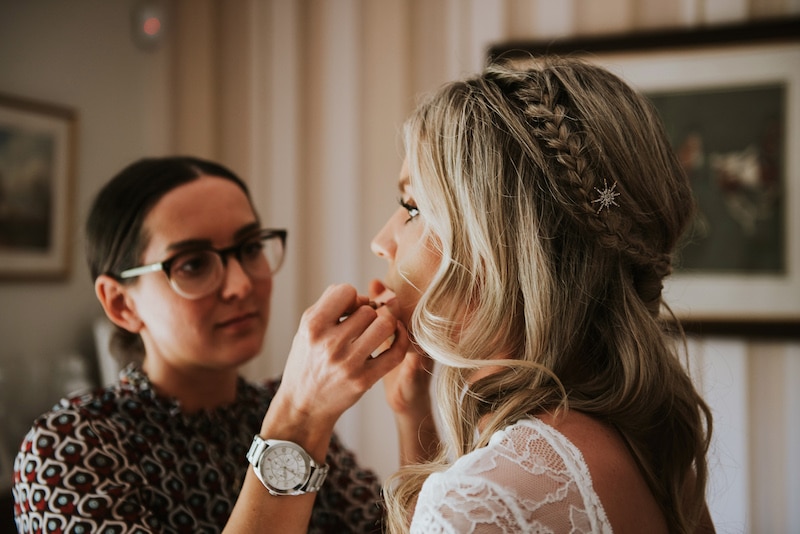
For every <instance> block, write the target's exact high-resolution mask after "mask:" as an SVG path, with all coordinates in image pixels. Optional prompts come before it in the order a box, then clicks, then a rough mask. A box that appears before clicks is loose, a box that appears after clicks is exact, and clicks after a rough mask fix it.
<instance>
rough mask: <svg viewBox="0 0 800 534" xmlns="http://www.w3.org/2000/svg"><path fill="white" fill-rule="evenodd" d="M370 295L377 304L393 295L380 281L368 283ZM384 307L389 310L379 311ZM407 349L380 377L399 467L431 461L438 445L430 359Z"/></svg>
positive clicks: (412, 349) (409, 347) (404, 333)
mask: <svg viewBox="0 0 800 534" xmlns="http://www.w3.org/2000/svg"><path fill="white" fill-rule="evenodd" d="M369 295H370V297H371V298H372V299H373V300H375V301H377V302H379V303H380V302H385V301H389V300H390V299H391V298H393V296H394V295H393V294H392V293H391V291H389V290H388V289H387V288H386V286H384V285H383V283H382V282H380V281H379V280H373V281H371V282H370V286H369ZM387 307H388V308H391V306H384V307H382V308H380V309H381V310H383V309H385V308H387ZM398 335H399V334H398ZM403 335H407V333H406V332H405V331H404V332H403ZM407 346H408V349H407V351H406V354H405V358H403V361H402V363H400V365H398V366H396V367H395V368H394V369H392V370H391V371H389V372H388V373H387V374H386V376H384V377H383V387H384V393H385V395H386V402H387V404H388V405H389V407H390V408H391V409H392V411H393V412H394V414H395V420H396V423H397V429H398V433H399V439H400V462H401V464H402V465H406V464H409V463H418V462H422V461H426V460H430V459H432V457H433V455H434V454H435V451H436V447H437V445H438V434H437V432H436V426H435V422H434V418H433V408H432V400H431V391H430V384H431V377H432V376H433V360H432V359H430V358H429V357H427V356H426V355H424V354H420V353H419V352H418V351H417V350H416V348H415V347H414V346H413V344H411V343H408V345H407Z"/></svg>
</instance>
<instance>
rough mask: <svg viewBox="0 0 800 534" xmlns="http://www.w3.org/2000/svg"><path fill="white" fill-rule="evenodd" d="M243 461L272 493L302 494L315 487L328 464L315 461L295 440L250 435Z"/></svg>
mask: <svg viewBox="0 0 800 534" xmlns="http://www.w3.org/2000/svg"><path fill="white" fill-rule="evenodd" d="M247 461H248V462H250V463H251V464H253V470H254V471H255V472H256V476H257V477H258V479H259V480H260V481H261V483H262V484H264V487H265V488H267V491H269V492H270V493H271V494H273V495H302V494H304V493H309V492H312V491H319V488H321V487H322V483H323V482H325V477H326V476H327V475H328V466H327V465H319V464H318V463H317V462H315V461H314V459H313V458H311V456H309V454H308V453H307V452H306V451H305V449H303V447H301V446H300V445H298V444H297V443H293V442H291V441H282V440H278V439H267V440H264V439H261V436H259V435H256V436H255V437H253V443H252V444H251V445H250V450H249V451H247Z"/></svg>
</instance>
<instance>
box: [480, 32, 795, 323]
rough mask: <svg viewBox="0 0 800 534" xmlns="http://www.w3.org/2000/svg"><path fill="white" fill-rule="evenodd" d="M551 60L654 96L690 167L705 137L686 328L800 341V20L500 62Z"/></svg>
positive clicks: (516, 55) (578, 42) (684, 260)
mask: <svg viewBox="0 0 800 534" xmlns="http://www.w3.org/2000/svg"><path fill="white" fill-rule="evenodd" d="M546 54H555V55H569V56H578V57H582V58H585V59H586V60H587V61H590V62H593V63H598V64H600V65H602V66H604V67H606V68H608V69H609V70H611V71H612V72H614V73H616V74H618V75H619V76H620V77H622V78H623V79H625V80H626V81H627V82H628V83H630V84H631V85H632V86H633V87H635V88H636V89H638V90H640V91H641V92H642V93H644V94H645V95H647V96H648V97H649V98H650V99H651V101H653V103H654V104H655V105H656V108H657V109H658V111H659V113H660V114H661V116H662V119H663V120H664V123H665V127H666V130H667V132H668V134H669V135H670V137H671V141H672V142H673V145H674V146H675V148H676V151H679V154H681V155H682V157H683V156H685V155H686V153H687V152H686V151H685V150H684V149H685V148H686V147H687V146H690V145H689V144H687V139H689V138H690V135H689V134H691V135H692V136H694V134H695V133H696V132H698V131H699V132H702V135H699V134H698V135H697V136H694V137H692V139H695V140H697V139H699V140H700V141H699V144H696V145H692V146H701V147H703V148H702V149H701V150H699V151H696V156H695V157H694V159H691V158H688V159H686V161H695V162H698V164H697V165H696V166H694V167H693V166H691V165H689V164H688V163H687V172H688V173H689V175H690V179H692V184H693V188H694V190H695V197H696V198H697V200H698V214H699V215H698V220H697V221H696V222H695V231H694V232H693V235H694V236H695V237H694V238H693V240H694V241H696V242H694V243H690V245H687V246H686V247H684V248H683V249H682V250H681V253H680V254H679V255H678V257H677V258H676V269H675V271H674V272H673V274H672V275H671V276H670V277H669V278H668V279H667V280H666V281H665V288H664V292H665V293H664V295H665V300H666V301H667V303H668V304H669V305H670V307H671V308H672V310H673V312H674V313H675V315H676V317H677V318H678V320H679V321H680V323H681V325H682V326H683V327H684V329H685V330H687V331H688V332H690V333H692V332H695V333H700V334H704V335H736V336H742V337H763V338H794V339H797V338H800V150H797V149H796V148H795V149H791V147H800V18H784V19H774V20H763V21H759V22H754V23H748V24H742V25H729V26H718V27H713V28H704V29H688V30H677V29H672V30H670V29H667V30H659V31H650V32H645V33H634V34H626V35H608V36H601V37H592V38H577V39H566V40H558V39H554V40H548V41H534V42H525V41H516V42H507V43H500V44H497V45H495V46H492V47H491V48H490V50H489V54H488V60H489V61H490V62H492V61H499V60H504V59H524V58H526V57H530V56H531V55H533V56H542V55H546ZM728 121H729V122H728ZM767 123H769V128H766V125H767ZM767 130H769V131H770V132H771V133H772V134H773V135H772V136H771V137H770V138H769V139H770V140H769V142H768V143H767V142H765V141H764V139H765V137H764V135H765V134H764V132H766V131H767ZM748 136H749V137H748ZM767 146H769V147H770V148H769V150H768V151H767V150H766V147H767ZM767 153H768V154H769V155H770V157H771V159H767V158H766V156H765V154H767ZM682 161H684V160H683V159H682ZM768 164H769V172H767V165H768ZM744 169H747V170H746V171H745V170H744ZM693 171H696V175H693ZM766 184H769V185H766ZM767 190H769V192H768V193H767ZM701 227H702V228H704V229H705V232H706V234H707V235H703V236H701V237H697V234H698V232H697V228H701ZM743 236H744V237H743ZM703 239H706V241H703ZM762 243H767V244H766V245H763V244H762ZM692 246H694V247H695V248H694V249H692V248H691V247H692ZM758 247H761V248H758ZM765 251H766V253H765Z"/></svg>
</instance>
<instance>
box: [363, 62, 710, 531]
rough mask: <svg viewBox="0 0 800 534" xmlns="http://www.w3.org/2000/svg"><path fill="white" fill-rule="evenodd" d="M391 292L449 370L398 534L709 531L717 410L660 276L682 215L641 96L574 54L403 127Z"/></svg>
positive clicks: (451, 95) (422, 112)
mask: <svg viewBox="0 0 800 534" xmlns="http://www.w3.org/2000/svg"><path fill="white" fill-rule="evenodd" d="M405 144H406V153H407V154H406V155H407V158H406V163H405V164H404V167H403V170H402V171H401V174H400V181H399V187H400V196H401V198H400V203H401V207H400V208H399V209H398V210H397V211H396V212H395V213H394V214H393V215H392V216H391V218H390V219H389V220H388V222H387V223H386V225H385V227H384V228H383V229H382V230H381V231H380V232H379V233H378V235H377V236H376V237H375V238H374V240H373V243H372V249H373V251H374V252H375V253H376V254H377V255H378V256H380V257H382V258H385V259H386V260H387V261H388V263H389V270H388V274H387V277H386V279H385V281H384V284H385V287H386V288H387V291H386V294H387V295H391V298H387V297H386V295H384V296H383V297H382V300H384V301H387V305H388V306H389V307H390V309H391V310H392V312H393V314H394V315H396V316H397V317H399V318H400V319H401V321H403V322H404V323H405V324H406V325H407V326H408V330H409V332H410V335H411V336H412V338H413V339H414V342H415V343H416V346H417V348H418V350H419V351H420V352H421V353H422V354H424V355H426V356H428V357H430V358H431V359H432V360H434V361H436V362H437V364H439V365H440V366H441V370H440V373H438V375H439V378H438V381H437V382H436V386H437V387H436V395H437V396H436V403H437V405H438V409H439V415H440V419H441V423H442V424H441V429H442V434H443V435H442V447H441V453H440V454H439V455H438V457H437V459H436V460H435V461H433V462H431V463H423V464H419V465H416V466H414V465H413V464H412V463H409V465H408V466H406V467H405V468H404V469H401V471H400V472H399V473H398V474H397V475H396V476H395V477H394V478H393V479H391V480H390V481H389V482H388V484H387V485H386V488H385V489H386V492H387V499H388V507H389V514H390V530H391V531H392V532H404V531H407V530H408V529H410V530H411V532H476V533H490V532H492V533H493V532H612V531H613V532H649V533H659V532H663V533H666V532H673V533H675V532H677V533H692V532H699V531H704V530H707V531H713V525H712V523H711V520H710V518H709V516H708V512H707V508H706V504H705V486H706V478H707V465H706V451H707V448H708V443H709V437H710V432H711V415H710V412H709V409H708V407H707V405H706V404H705V402H704V401H703V399H702V398H701V397H700V395H699V394H698V393H697V391H696V390H695V388H694V386H693V385H692V382H691V380H690V378H689V376H688V375H687V373H686V372H685V370H684V368H683V366H682V362H681V360H680V358H679V356H678V354H677V353H676V349H675V341H676V340H675V339H674V336H671V335H670V331H669V328H668V323H667V322H666V321H665V320H664V318H663V313H662V312H664V311H665V310H668V308H667V307H666V304H665V302H664V300H663V298H662V293H661V289H662V283H663V280H664V278H665V277H666V276H667V275H668V274H669V273H670V270H671V258H672V254H673V251H674V249H675V246H676V244H677V242H678V239H679V237H680V236H681V234H682V232H683V231H684V229H685V228H686V226H687V224H688V223H689V221H690V219H691V217H692V213H693V201H692V195H691V190H690V187H689V183H688V181H687V179H686V177H685V175H684V173H683V171H682V170H681V167H680V165H679V163H678V161H677V160H676V158H675V155H674V154H673V152H672V150H671V149H670V146H669V142H668V140H667V139H666V137H665V135H664V132H663V131H662V126H661V125H660V122H659V120H658V118H657V116H656V113H655V111H654V110H653V108H652V107H651V106H650V105H649V103H648V102H647V101H646V99H645V98H643V97H642V96H640V95H639V94H637V93H636V92H634V91H633V90H632V89H631V88H630V87H628V86H627V85H626V84H625V83H623V82H622V81H621V80H620V79H618V78H617V77H616V76H614V75H612V74H610V73H609V72H607V71H605V70H603V69H601V68H598V67H595V66H592V65H589V64H584V63H581V62H579V61H576V60H568V59H548V60H541V61H536V62H534V61H533V60H532V61H531V64H530V65H527V66H525V67H521V66H518V67H513V66H511V65H506V66H500V65H498V66H491V67H489V68H488V69H487V70H486V71H485V72H484V73H482V74H481V75H480V76H476V77H473V78H471V79H468V80H466V81H461V82H455V83H451V84H449V85H447V86H445V87H444V88H442V89H441V90H440V91H438V92H437V93H435V94H434V95H433V96H432V97H430V98H429V99H428V100H427V101H426V102H424V103H423V104H421V105H420V106H419V108H418V109H417V110H416V112H415V113H414V114H413V115H412V117H411V118H410V119H409V120H408V122H407V125H406V129H405Z"/></svg>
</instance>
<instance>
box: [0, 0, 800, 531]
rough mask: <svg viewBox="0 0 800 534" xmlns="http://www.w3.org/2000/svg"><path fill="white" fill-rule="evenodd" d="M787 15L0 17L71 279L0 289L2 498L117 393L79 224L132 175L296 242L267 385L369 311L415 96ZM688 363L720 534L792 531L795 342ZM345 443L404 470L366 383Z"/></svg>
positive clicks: (285, 8)
mask: <svg viewBox="0 0 800 534" xmlns="http://www.w3.org/2000/svg"><path fill="white" fill-rule="evenodd" d="M798 15H800V0H294V1H293V0H224V1H223V0H146V1H140V0H114V1H108V0H69V1H68V2H63V1H58V0H25V1H24V2H23V1H18V0H0V93H6V94H10V95H14V96H17V97H21V98H26V99H33V100H36V101H41V102H47V103H52V104H56V105H58V106H63V107H65V108H68V109H71V110H73V111H74V113H75V116H76V117H77V123H76V124H77V136H76V138H77V147H76V151H75V154H74V175H73V176H72V180H71V182H70V184H69V191H68V196H69V198H68V203H67V205H68V210H69V214H68V217H66V220H67V221H68V224H67V228H66V229H67V232H68V234H67V235H68V238H67V248H68V250H69V251H70V255H69V259H68V260H67V261H68V272H67V274H66V275H64V276H61V277H58V278H56V279H49V280H39V279H37V278H35V277H33V278H31V277H27V278H19V277H5V278H3V279H1V280H0V475H1V476H0V495H2V496H6V497H7V496H8V494H9V493H10V484H11V463H12V462H13V455H14V454H15V452H16V448H17V446H18V444H19V443H20V441H21V439H22V437H23V436H24V433H25V432H26V431H27V428H28V427H29V425H30V423H31V422H32V420H33V419H34V418H35V417H36V416H37V415H38V414H40V413H41V412H43V411H45V410H47V409H48V408H49V407H50V406H51V405H52V404H53V403H54V402H56V401H57V400H58V399H59V398H60V397H61V396H63V395H64V394H66V393H69V392H72V391H74V390H75V389H79V388H80V387H84V386H86V385H90V384H96V383H104V382H106V381H107V380H108V379H109V378H108V376H110V375H109V374H108V373H107V372H104V367H103V366H102V365H101V363H100V362H101V361H105V360H103V357H104V354H103V352H104V350H103V348H102V346H101V347H100V348H98V344H97V342H96V340H97V339H98V337H99V338H102V331H103V329H102V324H100V325H99V326H98V322H97V320H98V318H99V317H100V316H101V314H102V311H101V308H100V306H99V304H98V303H97V302H96V299H95V297H94V291H93V287H92V283H91V280H90V279H89V274H88V271H87V269H86V267H85V264H84V260H83V245H84V243H83V224H84V221H85V218H86V214H87V211H88V208H89V205H90V203H91V201H92V199H93V197H94V195H95V194H96V193H97V191H98V190H99V188H100V187H101V185H102V184H103V183H105V182H106V181H107V180H108V179H109V178H110V177H111V176H112V175H113V174H115V173H116V172H117V171H118V170H119V169H121V168H122V167H123V166H124V165H126V164H128V163H130V162H131V161H133V160H135V159H137V158H140V157H143V156H147V155H163V154H172V153H183V154H192V155H197V156H201V157H207V158H211V159H215V160H219V161H221V162H223V163H224V164H226V165H227V166H229V167H231V168H232V169H233V170H234V171H236V172H237V173H238V174H240V175H241V176H242V177H244V178H245V179H246V180H247V181H248V182H249V184H250V187H251V188H252V192H253V194H254V198H255V202H256V204H257V206H258V209H259V210H260V212H261V216H262V218H263V220H264V222H265V224H266V225H267V226H276V227H286V228H288V230H289V245H288V258H287V262H286V264H285V266H284V268H283V270H282V271H281V273H280V274H279V275H278V278H277V279H276V289H275V293H274V295H273V305H272V318H271V322H270V328H269V333H268V338H267V339H268V341H267V344H266V345H265V348H264V351H263V355H262V356H261V357H259V358H258V360H257V361H255V362H253V363H252V364H250V365H249V367H248V369H247V374H248V376H249V377H250V378H252V379H259V378H263V377H266V376H274V375H278V374H279V373H280V372H281V370H282V368H283V363H284V360H285V355H286V354H287V352H288V349H289V346H290V343H291V339H292V336H293V334H294V331H295V328H296V325H297V322H298V320H299V317H300V314H301V313H302V311H303V310H304V309H305V308H306V307H307V306H309V305H310V304H311V303H312V302H314V301H315V300H316V298H317V296H318V295H319V294H320V293H321V292H322V290H323V289H324V288H325V287H326V286H327V285H329V284H331V283H334V282H349V283H351V284H354V285H356V286H357V287H358V288H360V289H361V290H362V291H364V292H366V288H367V283H368V281H369V280H370V279H372V278H376V277H377V278H380V277H381V276H382V275H383V273H384V268H385V266H384V264H383V263H382V262H381V261H380V260H378V259H377V258H375V257H373V256H372V254H371V252H370V250H369V241H370V239H371V237H372V236H373V235H374V234H375V232H377V231H378V229H379V228H380V227H381V226H382V225H383V223H384V221H385V219H386V218H387V217H388V216H389V214H390V213H391V212H392V210H393V209H394V208H395V206H396V185H395V184H396V181H395V180H396V177H397V173H398V171H399V168H400V163H401V161H402V147H401V142H400V137H399V129H400V126H401V124H402V121H403V119H404V118H405V116H406V115H407V114H408V113H409V111H410V110H411V109H413V106H414V103H415V100H416V98H418V96H419V95H420V94H421V93H424V92H426V91H430V90H433V89H435V88H436V87H437V86H439V85H440V84H441V83H443V82H445V81H447V80H450V79H453V78H457V77H461V76H463V75H467V74H470V73H472V72H475V71H477V70H479V69H480V68H481V67H482V66H483V65H484V64H485V63H486V58H487V52H488V49H489V47H490V46H491V45H494V44H497V43H502V42H508V41H514V40H532V39H536V40H542V39H549V38H555V37H584V36H598V35H606V34H621V35H624V34H626V33H634V32H636V33H638V32H642V31H650V30H653V31H656V30H661V29H665V28H687V29H688V28H713V27H715V26H719V25H726V24H731V23H745V22H748V21H753V22H755V21H758V20H763V19H767V18H769V19H772V18H776V17H778V18H780V17H796V16H798ZM794 68H797V69H800V65H795V66H794ZM797 178H798V177H797V176H794V177H793V179H797ZM690 349H691V356H692V366H693V369H694V372H695V378H696V379H697V380H698V383H699V384H700V387H701V388H702V390H703V391H704V393H705V395H706V396H707V399H708V401H709V402H710V403H711V405H712V409H713V410H714V412H715V416H716V421H715V423H716V427H715V432H716V434H715V441H714V446H713V451H712V461H711V469H712V481H711V486H710V488H709V502H710V505H711V510H712V515H713V516H714V520H715V522H716V524H717V529H718V531H719V532H776V533H778V532H800V507H798V506H797V503H800V456H799V455H798V454H797V452H796V451H798V450H800V429H799V428H798V427H800V425H798V423H800V344H798V342H797V341H796V339H795V340H786V339H783V340H770V339H763V338H760V339H757V340H756V339H750V338H748V337H746V336H735V335H734V336H730V335H725V336H707V337H694V338H693V339H692V341H691V343H690ZM339 431H340V433H341V436H342V438H343V440H344V441H345V442H346V443H347V444H348V445H350V446H351V447H352V448H353V449H355V450H356V451H357V452H358V454H359V457H360V460H361V462H362V463H364V464H365V465H369V466H371V467H373V468H374V469H376V470H377V471H378V472H379V473H380V475H381V476H382V477H385V476H386V475H388V474H390V473H391V472H392V471H393V470H394V469H395V468H396V467H397V460H396V458H397V452H396V451H397V448H396V444H395V430H394V425H393V422H392V417H391V414H390V412H389V411H388V409H386V408H385V406H384V402H383V392H382V388H381V386H380V385H378V386H376V387H375V388H373V390H372V391H370V392H369V393H368V394H367V395H366V396H365V397H364V399H363V400H362V401H361V402H360V403H359V404H358V405H357V406H356V407H354V408H353V409H352V410H350V411H349V412H348V413H347V414H346V415H345V417H344V419H343V420H342V421H341V423H340V425H339ZM4 502H6V501H4ZM4 514H5V512H4Z"/></svg>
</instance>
